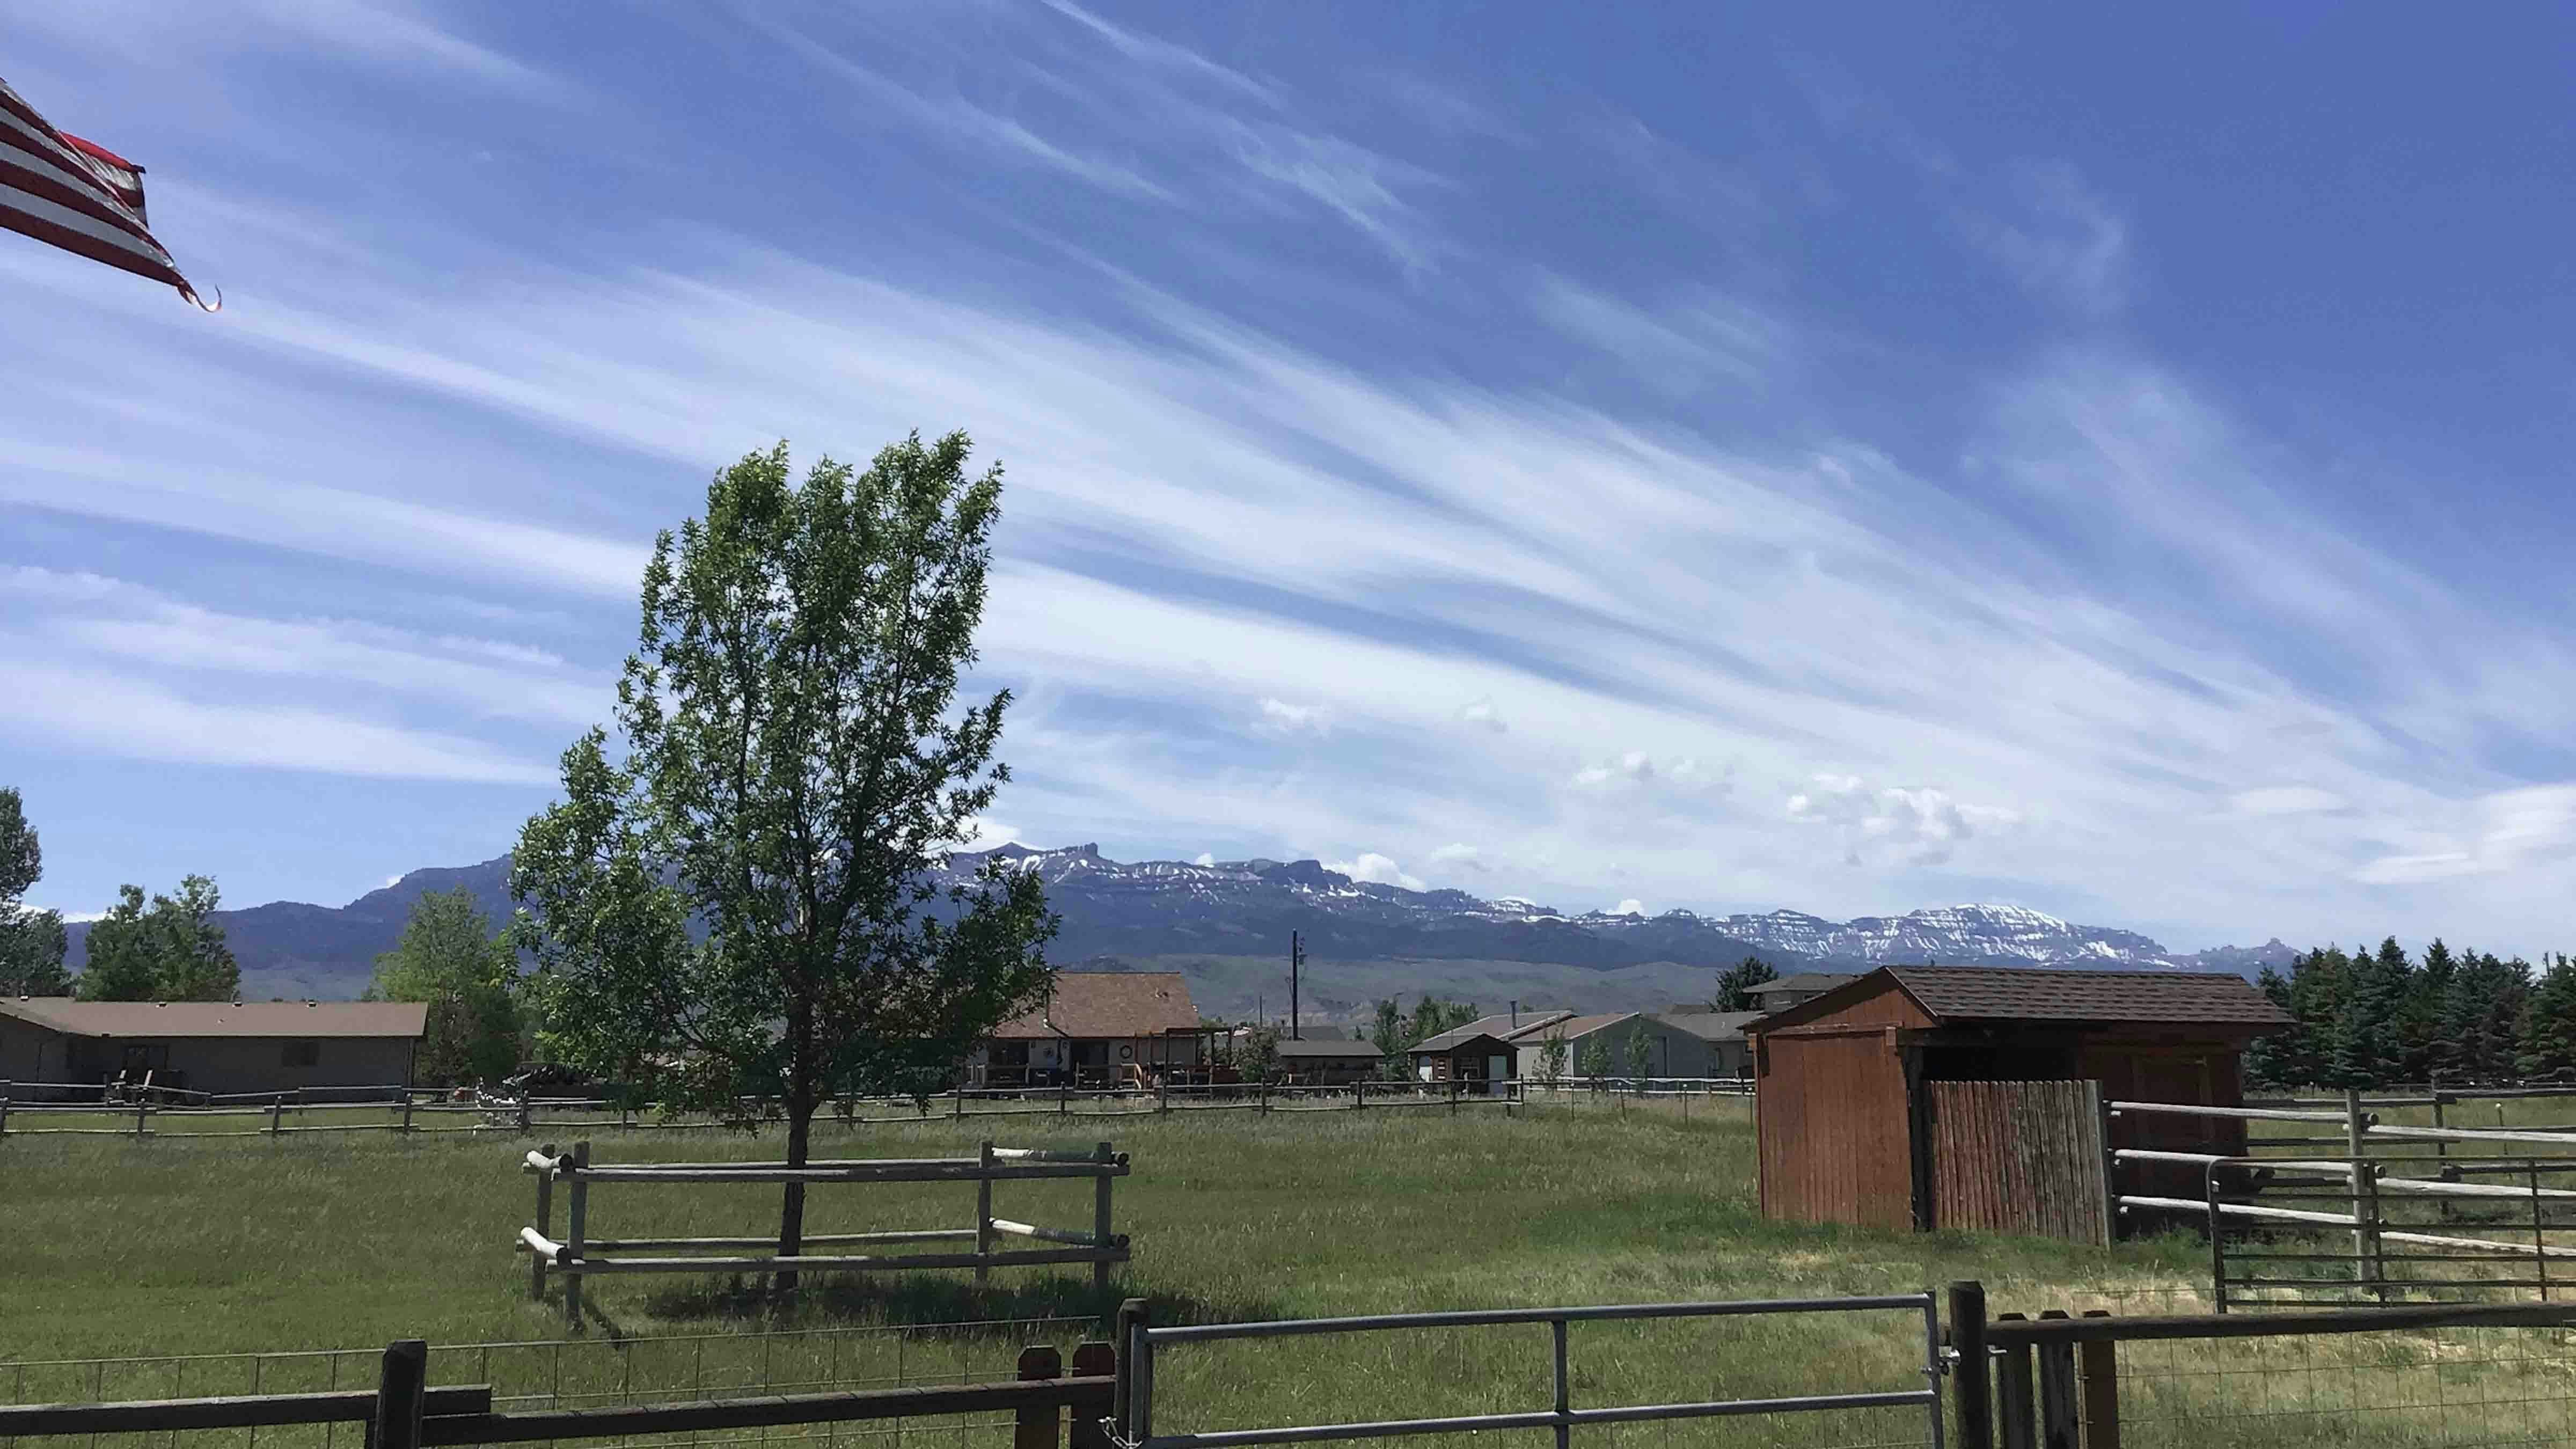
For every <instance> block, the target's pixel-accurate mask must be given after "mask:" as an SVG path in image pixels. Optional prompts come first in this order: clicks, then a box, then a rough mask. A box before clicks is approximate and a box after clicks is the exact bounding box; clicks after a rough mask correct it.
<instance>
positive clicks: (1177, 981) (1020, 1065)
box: [966, 971, 1206, 1087]
mask: <svg viewBox="0 0 2576 1449" xmlns="http://www.w3.org/2000/svg"><path fill="white" fill-rule="evenodd" d="M1203 1045H1204V1044H1203V1042H1202V1040H1201V1032H1200V1029H1199V1010H1198V1007H1197V1006H1195V1005H1193V1004H1192V1003H1191V1001H1190V986H1189V983H1188V982H1187V981H1185V980H1183V979H1182V978H1181V974H1180V973H1179V972H1177V971H1059V972H1057V973H1056V977H1055V994H1054V995H1053V996H1051V997H1050V998H1049V999H1048V1001H1047V1004H1046V1005H1044V1006H1041V1007H1039V1008H1038V1009H1037V1010H1035V1011H1032V1012H1030V1013H1029V1014H1027V1015H1026V1016H1023V1017H1020V1018H1018V1019H1017V1020H1014V1021H1007V1022H1004V1023H1003V1024H1002V1025H1001V1026H1000V1028H998V1029H997V1030H995V1031H994V1033H993V1035H992V1036H991V1037H990V1038H989V1039H988V1040H986V1041H985V1042H984V1043H983V1044H982V1045H980V1046H978V1047H976V1048H975V1049H974V1050H973V1051H972V1052H970V1053H968V1054H967V1057H966V1084H967V1085H968V1086H970V1087H1055V1086H1076V1087H1107V1086H1115V1085H1120V1084H1124V1083H1131V1082H1138V1081H1145V1080H1150V1079H1152V1078H1153V1077H1155V1076H1157V1075H1159V1074H1160V1073H1161V1072H1162V1071H1163V1070H1164V1069H1165V1068H1167V1067H1176V1068H1184V1069H1186V1068H1194V1067H1196V1066H1198V1065H1199V1064H1200V1063H1201V1062H1202V1061H1204V1060H1206V1056H1205V1053H1204V1051H1203Z"/></svg>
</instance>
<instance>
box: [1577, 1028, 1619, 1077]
mask: <svg viewBox="0 0 2576 1449" xmlns="http://www.w3.org/2000/svg"><path fill="white" fill-rule="evenodd" d="M1574 1070H1575V1072H1576V1073H1577V1074H1578V1075H1581V1076H1586V1077H1590V1078H1591V1079H1592V1085H1593V1086H1594V1087H1595V1088H1598V1087H1599V1086H1600V1085H1601V1079H1602V1078H1603V1077H1606V1076H1608V1075H1610V1043H1608V1042H1607V1041H1604V1040H1602V1037H1601V1033H1599V1032H1597V1031H1596V1032H1594V1033H1593V1034H1592V1035H1590V1036H1587V1037H1585V1038H1584V1039H1583V1045H1582V1046H1581V1047H1579V1048H1577V1049H1576V1050H1575V1053H1574Z"/></svg>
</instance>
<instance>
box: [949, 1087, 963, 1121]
mask: <svg viewBox="0 0 2576 1449" xmlns="http://www.w3.org/2000/svg"><path fill="white" fill-rule="evenodd" d="M949 1115H950V1116H952V1117H954V1118H956V1119H957V1120H958V1121H960V1122H963V1121H965V1120H966V1079H965V1078H963V1077H960V1078H958V1079H957V1110H956V1111H954V1112H952V1113H950V1114H949Z"/></svg>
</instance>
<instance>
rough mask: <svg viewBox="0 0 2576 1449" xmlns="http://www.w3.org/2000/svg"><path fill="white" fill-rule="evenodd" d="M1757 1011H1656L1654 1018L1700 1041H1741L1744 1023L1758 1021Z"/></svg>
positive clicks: (1759, 1013) (1760, 1015) (1758, 1014)
mask: <svg viewBox="0 0 2576 1449" xmlns="http://www.w3.org/2000/svg"><path fill="white" fill-rule="evenodd" d="M1761 1017H1762V1013H1761V1012H1758V1011H1683V1012H1657V1013H1655V1019H1656V1020H1658V1021H1660V1022H1662V1023H1663V1024H1664V1025H1666V1026H1669V1027H1671V1028H1673V1029H1674V1030H1676V1031H1686V1032H1689V1033H1690V1034H1691V1035H1693V1036H1695V1037H1698V1038H1699V1039H1700V1040H1702V1041H1742V1040H1744V1024H1745V1023H1746V1022H1748V1021H1758V1020H1760V1019H1761Z"/></svg>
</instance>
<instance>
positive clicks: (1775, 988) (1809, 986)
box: [1744, 971, 1860, 996]
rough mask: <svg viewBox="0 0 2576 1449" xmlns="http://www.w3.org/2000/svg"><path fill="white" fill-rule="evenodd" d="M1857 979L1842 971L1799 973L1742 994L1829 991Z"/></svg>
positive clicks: (1777, 994) (1857, 977) (1757, 986)
mask: <svg viewBox="0 0 2576 1449" xmlns="http://www.w3.org/2000/svg"><path fill="white" fill-rule="evenodd" d="M1859 979H1860V977H1859V976H1858V975H1856V974H1853V973H1850V972H1843V971H1801V972H1799V973H1797V974H1796V975H1794V976H1783V977H1780V978H1778V979H1777V980H1773V981H1764V982H1761V983H1758V984H1756V985H1753V986H1748V987H1746V988H1745V989H1744V994H1745V995H1747V996H1780V995H1785V994H1787V993H1789V992H1794V991H1808V992H1815V991H1831V990H1833V989H1834V988H1835V987H1837V986H1844V985H1848V984H1850V983H1851V982H1854V981H1858V980H1859Z"/></svg>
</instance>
